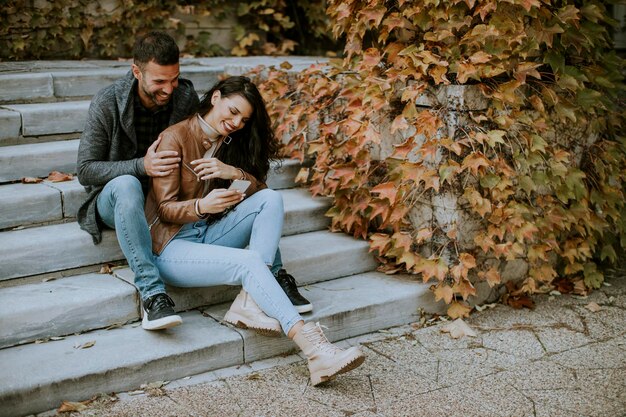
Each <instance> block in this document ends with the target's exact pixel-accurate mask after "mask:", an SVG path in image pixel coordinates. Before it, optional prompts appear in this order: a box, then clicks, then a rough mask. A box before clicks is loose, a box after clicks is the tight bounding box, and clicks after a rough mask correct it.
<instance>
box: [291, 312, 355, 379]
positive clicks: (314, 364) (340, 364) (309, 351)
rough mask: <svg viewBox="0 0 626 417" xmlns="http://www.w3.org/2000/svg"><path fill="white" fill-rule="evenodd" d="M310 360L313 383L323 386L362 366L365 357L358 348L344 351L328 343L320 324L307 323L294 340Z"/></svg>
mask: <svg viewBox="0 0 626 417" xmlns="http://www.w3.org/2000/svg"><path fill="white" fill-rule="evenodd" d="M293 341H294V342H295V343H296V344H297V345H298V347H300V349H302V353H304V355H305V356H306V357H307V359H308V360H309V372H310V373H311V383H312V384H313V385H318V384H321V383H322V382H326V381H329V380H331V379H332V378H333V377H335V376H336V375H338V374H342V373H344V372H348V371H351V370H352V369H355V368H357V367H358V366H360V365H361V364H362V363H363V361H364V360H365V355H363V352H361V349H359V348H358V347H356V346H353V347H351V348H349V349H346V350H343V349H340V348H338V347H337V346H335V345H333V344H332V343H330V342H329V341H328V339H327V338H326V336H325V335H324V332H322V328H321V327H320V324H319V323H312V322H310V323H307V324H305V325H304V326H303V327H302V329H300V331H299V332H298V333H296V335H295V336H294V338H293Z"/></svg>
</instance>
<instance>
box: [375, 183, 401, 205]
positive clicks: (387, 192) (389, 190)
mask: <svg viewBox="0 0 626 417" xmlns="http://www.w3.org/2000/svg"><path fill="white" fill-rule="evenodd" d="M371 192H372V193H376V194H378V195H379V196H380V198H386V199H387V200H389V201H390V202H392V203H393V202H394V201H396V194H397V193H398V189H397V188H396V185H395V184H394V183H393V182H384V183H382V184H378V185H377V186H376V187H374V188H372V190H371Z"/></svg>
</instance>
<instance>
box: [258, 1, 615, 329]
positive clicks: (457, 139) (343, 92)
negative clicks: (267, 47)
mask: <svg viewBox="0 0 626 417" xmlns="http://www.w3.org/2000/svg"><path fill="white" fill-rule="evenodd" d="M327 13H328V15H329V16H330V18H331V21H332V22H331V23H332V30H333V34H334V35H335V36H337V37H340V36H344V37H345V40H346V43H345V49H344V52H343V59H341V60H336V61H333V62H331V64H329V65H326V66H318V67H311V68H309V69H307V70H305V71H303V72H301V73H297V74H295V75H293V74H290V73H289V72H288V71H287V70H288V64H286V65H285V66H284V68H270V69H264V70H262V71H261V70H260V69H259V70H258V71H257V72H258V73H259V74H263V78H264V79H265V81H264V82H263V83H262V85H261V89H262V91H263V94H264V95H265V97H266V99H267V101H268V103H269V107H270V111H271V115H272V117H273V119H274V121H275V128H276V131H277V133H278V134H279V135H280V136H281V137H284V138H285V140H286V148H285V149H286V153H288V154H290V155H292V156H294V157H297V158H300V159H301V160H302V159H304V158H307V157H314V165H313V166H312V168H311V170H310V171H309V172H307V171H303V172H301V175H300V176H299V178H300V179H301V180H304V181H310V183H309V185H310V190H311V192H312V193H313V194H314V195H326V196H332V197H333V204H332V207H331V209H330V210H329V211H328V213H327V214H328V215H329V216H330V217H331V218H332V228H333V229H334V230H341V231H344V232H347V233H351V234H353V235H354V236H358V237H361V238H366V239H368V240H369V242H370V245H371V250H372V251H373V252H374V253H375V254H376V255H377V256H378V257H379V259H380V260H381V262H382V266H381V270H383V271H386V272H390V273H392V272H396V271H406V272H408V273H411V274H415V275H416V276H419V277H421V278H422V279H423V281H424V282H433V286H432V287H431V288H432V290H433V291H434V294H435V297H436V299H438V300H439V299H442V300H444V301H445V302H446V303H448V304H449V308H448V314H449V315H450V316H452V317H460V316H465V315H467V314H468V313H469V311H470V310H471V299H472V298H471V297H472V296H473V295H475V294H476V288H477V286H480V285H482V286H483V287H484V286H488V287H496V288H499V287H504V284H505V282H506V281H507V279H508V278H507V276H506V274H507V272H506V271H507V268H506V267H507V265H509V264H510V263H513V262H522V263H523V264H524V265H525V269H524V274H523V277H522V279H521V280H517V281H511V282H508V283H507V289H508V292H507V293H506V294H505V295H504V299H505V300H507V301H508V302H509V303H511V304H514V305H515V304H517V305H524V304H526V305H528V304H529V303H530V302H531V301H529V299H528V298H527V294H532V293H536V292H546V291H551V290H554V289H558V290H560V291H562V292H563V291H574V292H577V293H586V292H587V291H588V290H589V289H591V288H597V287H599V286H600V285H601V284H602V281H603V274H602V271H601V269H600V268H599V267H598V263H599V262H600V261H614V260H615V259H616V257H617V253H618V251H621V250H622V248H624V246H625V244H626V234H625V233H624V232H625V230H626V221H625V217H624V213H625V211H624V202H625V195H624V175H625V174H626V171H625V168H626V158H625V150H626V148H625V147H626V142H625V138H624V134H623V130H622V126H623V121H624V112H623V104H624V103H623V101H620V98H621V97H623V96H624V83H623V75H622V72H621V70H622V68H623V67H624V61H623V60H622V59H620V58H619V57H618V56H617V55H616V54H615V53H614V51H612V45H611V38H610V36H609V29H610V27H611V26H612V25H614V24H615V22H614V21H613V20H612V19H610V18H609V17H608V16H607V13H606V6H605V3H604V2H600V1H586V0H583V1H566V0H558V1H556V0H504V1H495V0H451V1H445V2H444V1H438V0H428V1H423V2H412V1H404V0H394V1H383V0H369V1H359V0H347V1H329V6H328V9H327ZM459 91H460V93H459ZM453 93H454V94H453ZM451 96H455V97H457V100H456V101H454V100H450V97H451ZM621 100H623V99H621ZM472 102H473V103H472ZM480 102H483V104H484V105H480ZM477 103H478V104H477ZM444 197H445V198H444ZM441 201H449V202H451V204H452V209H451V210H450V209H449V207H447V208H446V207H442V206H441V204H440V203H438V202H441ZM438 204H439V206H438ZM444 206H445V205H444ZM441 210H444V214H445V213H446V210H448V211H447V213H452V214H453V216H452V217H453V218H454V219H455V220H454V221H453V222H451V223H446V222H445V221H443V220H441V219H439V218H438V217H437V213H439V212H440V211H441ZM444 217H445V216H444Z"/></svg>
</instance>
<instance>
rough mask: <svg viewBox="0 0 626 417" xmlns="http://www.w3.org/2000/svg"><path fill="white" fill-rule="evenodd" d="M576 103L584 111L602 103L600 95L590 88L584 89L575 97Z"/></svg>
mask: <svg viewBox="0 0 626 417" xmlns="http://www.w3.org/2000/svg"><path fill="white" fill-rule="evenodd" d="M576 102H577V103H578V104H579V105H580V106H582V107H583V108H586V109H588V108H591V107H595V106H597V105H598V104H600V103H602V93H600V92H599V91H596V90H592V89H590V88H584V89H582V90H580V91H579V92H578V94H577V95H576Z"/></svg>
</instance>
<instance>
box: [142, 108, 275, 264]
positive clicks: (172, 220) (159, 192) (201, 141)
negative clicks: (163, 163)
mask: <svg viewBox="0 0 626 417" xmlns="http://www.w3.org/2000/svg"><path fill="white" fill-rule="evenodd" d="M217 146H219V145H217ZM224 146H226V145H224ZM210 147H211V142H209V141H208V138H207V136H206V134H205V133H204V131H203V130H202V128H201V127H200V123H199V122H198V118H197V116H193V117H190V118H188V119H186V120H183V121H182V122H180V123H177V124H175V125H172V126H170V127H169V128H167V129H166V130H164V131H163V133H162V134H161V143H160V144H159V147H158V149H157V151H176V152H178V156H179V157H180V158H181V162H180V166H179V168H178V169H176V170H174V172H172V173H171V174H169V175H168V176H166V177H152V178H151V180H150V191H149V193H148V196H147V197H146V205H145V213H146V219H147V220H148V225H149V227H150V234H151V236H152V251H153V252H154V253H156V254H157V255H160V254H161V252H162V251H163V249H164V248H165V246H167V244H168V243H169V242H170V240H172V238H173V237H174V236H175V235H176V233H178V232H179V231H180V229H181V228H182V227H183V226H184V225H185V224H187V223H192V222H196V221H198V220H200V218H199V217H198V215H197V214H196V211H195V208H194V205H195V203H196V200H197V199H199V198H202V192H203V189H204V181H202V180H200V179H199V177H197V176H196V173H195V171H194V170H193V168H192V166H191V161H194V160H196V159H200V158H202V157H203V156H204V153H205V152H206V151H207V150H208V149H209V148H210ZM244 174H245V176H246V179H247V180H248V181H250V183H251V184H250V187H249V188H248V190H247V191H246V196H250V195H252V194H254V193H255V192H257V191H258V190H261V189H263V188H266V187H267V186H266V185H265V183H263V182H261V181H258V180H257V179H256V178H254V177H253V176H252V175H250V174H248V173H247V172H244ZM211 189H212V187H211V185H210V184H209V191H210V190H211Z"/></svg>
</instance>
